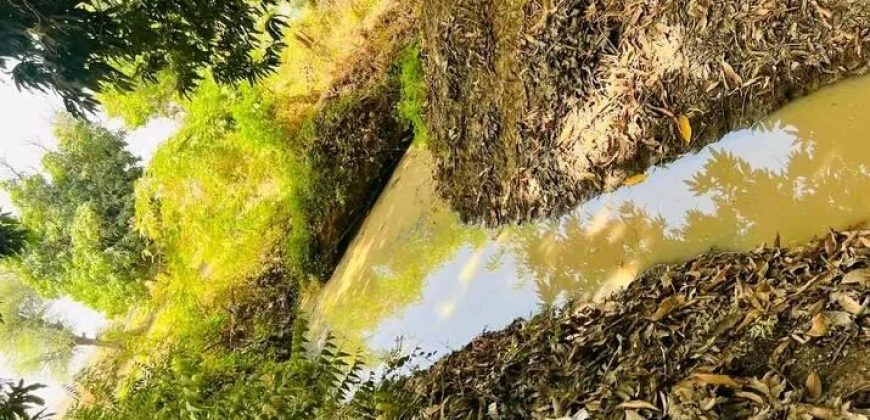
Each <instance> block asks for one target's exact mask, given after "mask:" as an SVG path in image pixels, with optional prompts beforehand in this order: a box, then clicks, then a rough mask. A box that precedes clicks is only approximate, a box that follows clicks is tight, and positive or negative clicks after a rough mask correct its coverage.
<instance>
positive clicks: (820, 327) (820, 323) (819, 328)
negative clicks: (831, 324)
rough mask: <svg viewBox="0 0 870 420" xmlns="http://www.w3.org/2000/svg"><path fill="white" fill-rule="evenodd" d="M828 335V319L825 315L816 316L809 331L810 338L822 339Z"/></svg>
mask: <svg viewBox="0 0 870 420" xmlns="http://www.w3.org/2000/svg"><path fill="white" fill-rule="evenodd" d="M827 334H828V318H826V317H825V316H824V315H823V314H820V313H819V314H816V316H814V317H813V326H812V327H810V330H809V331H807V335H808V336H810V337H822V336H825V335H827Z"/></svg>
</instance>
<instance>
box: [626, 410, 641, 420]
mask: <svg viewBox="0 0 870 420" xmlns="http://www.w3.org/2000/svg"><path fill="white" fill-rule="evenodd" d="M625 420H644V417H643V416H641V415H640V414H638V412H637V411H634V410H626V411H625Z"/></svg>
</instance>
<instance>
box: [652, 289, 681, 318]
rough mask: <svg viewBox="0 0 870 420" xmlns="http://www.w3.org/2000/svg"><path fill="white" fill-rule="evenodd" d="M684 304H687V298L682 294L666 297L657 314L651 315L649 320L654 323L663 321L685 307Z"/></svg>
mask: <svg viewBox="0 0 870 420" xmlns="http://www.w3.org/2000/svg"><path fill="white" fill-rule="evenodd" d="M684 303H686V296H684V295H682V294H678V295H674V296H669V297H666V298H665V299H664V300H662V303H660V304H659V307H658V309H656V311H655V313H653V314H652V315H650V317H649V319H651V320H653V321H661V320H662V319H663V318H664V317H666V316H668V314H670V313H671V312H673V311H675V310H677V309H678V308H679V307H680V306H683V304H684Z"/></svg>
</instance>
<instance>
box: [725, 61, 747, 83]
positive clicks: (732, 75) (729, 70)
mask: <svg viewBox="0 0 870 420" xmlns="http://www.w3.org/2000/svg"><path fill="white" fill-rule="evenodd" d="M722 72H724V73H725V76H726V77H728V78H729V79H731V81H732V82H734V84H736V85H737V86H740V85H742V84H743V78H742V77H740V75H739V74H737V72H736V71H734V67H731V65H730V64H728V62H727V61H724V60H723V61H722Z"/></svg>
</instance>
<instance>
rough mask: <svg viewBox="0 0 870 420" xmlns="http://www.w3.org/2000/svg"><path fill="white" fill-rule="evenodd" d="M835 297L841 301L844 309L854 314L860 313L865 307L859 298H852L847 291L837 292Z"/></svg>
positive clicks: (838, 301)
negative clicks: (859, 301)
mask: <svg viewBox="0 0 870 420" xmlns="http://www.w3.org/2000/svg"><path fill="white" fill-rule="evenodd" d="M834 299H836V300H837V303H839V304H840V306H842V307H843V309H845V310H846V311H847V312H849V313H850V314H852V315H858V314H859V313H861V310H862V309H864V308H863V307H862V306H861V304H860V303H858V301H857V300H855V299H852V297H851V296H849V295H847V294H845V293H836V294H835V295H834Z"/></svg>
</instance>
